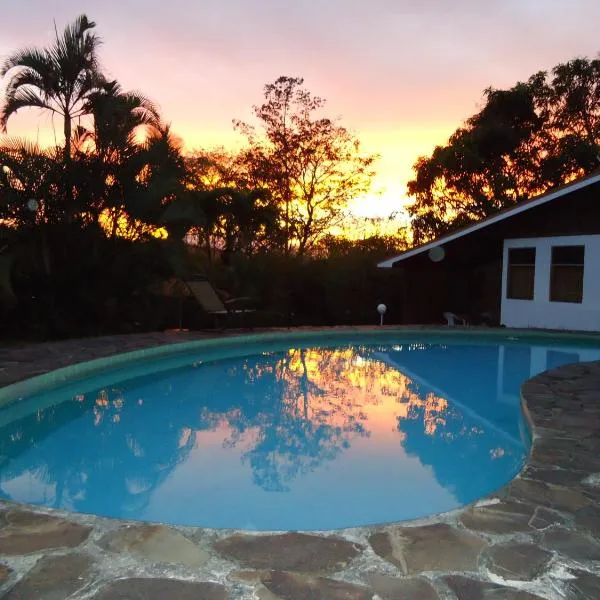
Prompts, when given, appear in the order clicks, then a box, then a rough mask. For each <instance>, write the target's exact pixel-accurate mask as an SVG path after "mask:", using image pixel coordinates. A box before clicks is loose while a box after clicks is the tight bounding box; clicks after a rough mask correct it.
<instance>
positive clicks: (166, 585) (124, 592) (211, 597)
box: [91, 578, 227, 600]
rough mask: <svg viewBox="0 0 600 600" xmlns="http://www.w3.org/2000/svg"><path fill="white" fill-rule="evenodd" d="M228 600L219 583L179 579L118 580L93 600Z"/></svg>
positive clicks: (107, 586) (105, 587)
mask: <svg viewBox="0 0 600 600" xmlns="http://www.w3.org/2000/svg"><path fill="white" fill-rule="evenodd" d="M171 599H173V600H227V592H226V590H225V588H224V587H223V586H222V585H220V584H218V583H205V582H201V583H196V582H191V581H180V580H177V579H154V578H149V579H140V578H133V579H118V580H116V581H111V582H110V583H108V584H107V585H105V586H104V587H103V588H102V589H101V590H100V591H99V592H97V593H96V594H95V595H94V596H92V599H91V600H171Z"/></svg>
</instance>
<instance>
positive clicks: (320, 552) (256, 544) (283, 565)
mask: <svg viewBox="0 0 600 600" xmlns="http://www.w3.org/2000/svg"><path fill="white" fill-rule="evenodd" d="M214 548H215V550H216V551H217V552H219V553H220V554H222V555H223V556H226V557H227V558H230V559H233V560H236V561H238V562H239V563H240V564H242V565H243V566H245V567H252V568H254V569H272V570H274V571H280V570H281V571H301V572H306V573H327V572H333V571H337V570H339V569H342V568H344V567H345V566H346V565H347V564H348V563H349V562H350V561H351V560H352V559H353V558H354V557H355V556H357V555H358V554H359V553H360V552H361V551H362V550H363V549H362V547H360V546H359V545H358V544H353V543H351V542H348V541H346V540H344V539H342V538H337V537H322V536H317V535H306V534H302V533H284V534H281V535H260V536H252V535H241V534H239V535H233V536H231V537H228V538H225V539H222V540H219V541H218V542H217V543H216V544H214Z"/></svg>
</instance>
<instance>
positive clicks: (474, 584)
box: [443, 575, 544, 600]
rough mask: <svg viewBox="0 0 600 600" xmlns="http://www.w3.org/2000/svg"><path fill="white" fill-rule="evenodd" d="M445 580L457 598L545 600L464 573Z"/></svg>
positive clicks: (474, 599) (463, 599) (467, 599)
mask: <svg viewBox="0 0 600 600" xmlns="http://www.w3.org/2000/svg"><path fill="white" fill-rule="evenodd" d="M443 581H444V583H445V584H446V585H447V586H448V587H449V588H450V589H451V590H452V591H453V592H454V593H455V594H456V597H457V600H544V599H543V598H541V597H540V596H536V595H535V594H530V593H529V592H525V591H523V590H518V589H515V588H510V587H506V586H503V585H498V584H495V583H490V582H487V581H480V580H478V579H470V578H469V577H464V576H463V575H448V576H446V577H444V578H443Z"/></svg>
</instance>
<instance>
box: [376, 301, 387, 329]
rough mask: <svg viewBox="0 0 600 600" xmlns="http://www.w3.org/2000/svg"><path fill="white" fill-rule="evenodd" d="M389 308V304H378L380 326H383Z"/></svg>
mask: <svg viewBox="0 0 600 600" xmlns="http://www.w3.org/2000/svg"><path fill="white" fill-rule="evenodd" d="M386 310H387V306H386V305H385V304H378V305H377V312H378V313H379V317H380V318H379V326H380V327H383V315H385V311H386Z"/></svg>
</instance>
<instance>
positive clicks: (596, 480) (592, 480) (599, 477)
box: [581, 473, 600, 488]
mask: <svg viewBox="0 0 600 600" xmlns="http://www.w3.org/2000/svg"><path fill="white" fill-rule="evenodd" d="M581 483H582V484H583V485H587V486H589V487H592V488H600V473H592V474H591V475H588V476H587V477H586V478H585V479H584V480H583V481H582V482H581Z"/></svg>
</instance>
